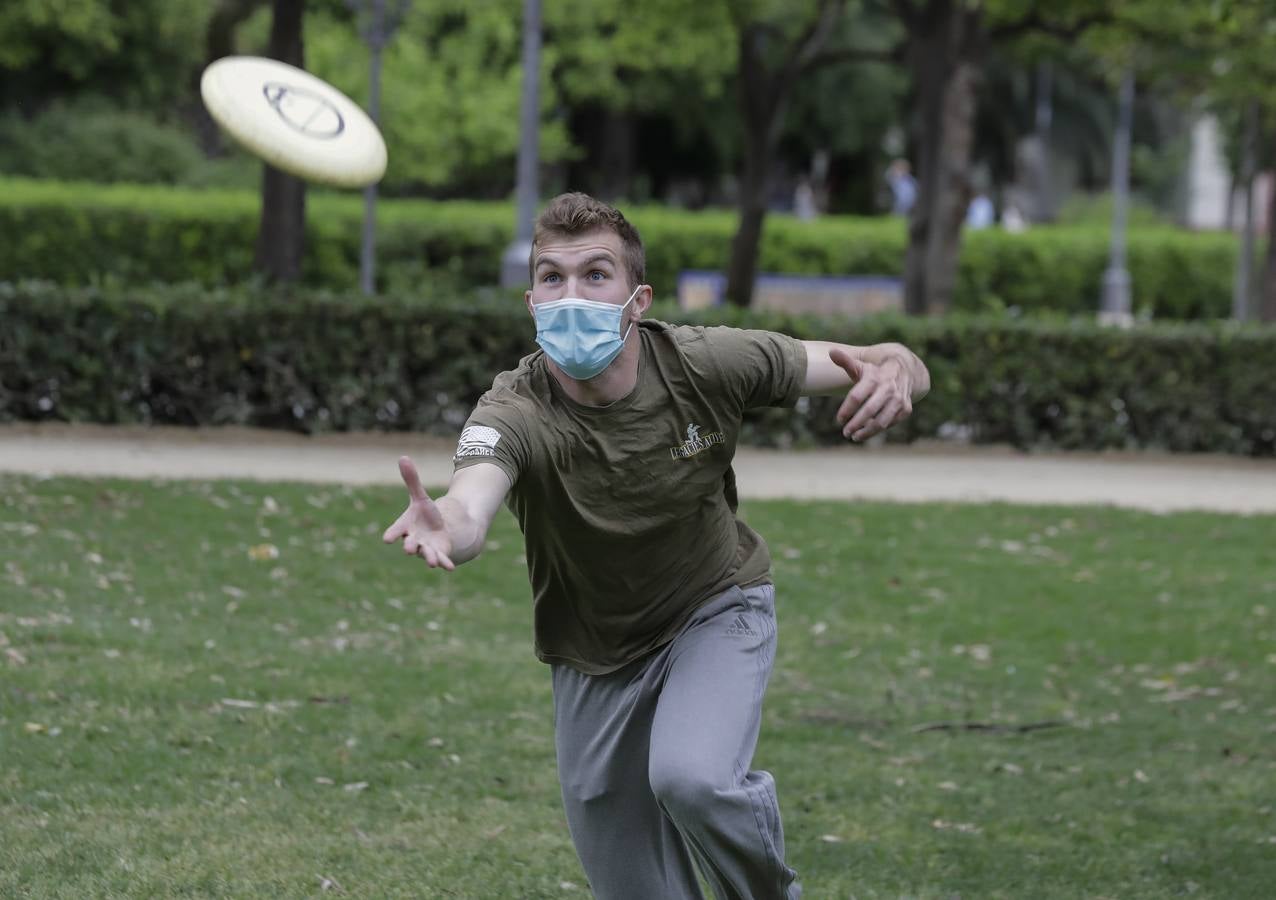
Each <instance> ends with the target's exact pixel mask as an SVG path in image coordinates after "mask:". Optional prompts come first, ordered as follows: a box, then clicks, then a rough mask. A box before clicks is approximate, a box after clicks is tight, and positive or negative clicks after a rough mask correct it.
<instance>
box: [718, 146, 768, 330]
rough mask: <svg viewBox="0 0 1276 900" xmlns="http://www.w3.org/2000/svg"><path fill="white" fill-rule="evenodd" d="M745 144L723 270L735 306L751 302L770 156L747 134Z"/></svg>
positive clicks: (760, 238)
mask: <svg viewBox="0 0 1276 900" xmlns="http://www.w3.org/2000/svg"><path fill="white" fill-rule="evenodd" d="M746 140H747V141H748V143H749V144H750V145H752V146H751V147H748V148H746V149H745V154H744V155H745V164H744V174H743V177H742V178H741V180H740V200H739V207H740V224H739V226H738V227H737V228H736V233H735V236H734V237H733V238H732V239H731V261H730V263H729V264H728V266H727V300H728V301H730V302H731V303H732V304H733V305H735V306H748V305H749V304H751V303H752V302H753V284H754V282H755V281H756V280H757V276H758V247H759V246H761V244H762V226H763V223H764V222H765V221H766V200H767V185H768V183H769V182H770V178H769V177H768V174H769V169H770V155H771V154H770V153H768V152H767V148H765V147H763V146H760V145H761V144H762V143H763V141H764V138H763V137H762V136H761V135H756V134H752V133H749V134H747V135H746Z"/></svg>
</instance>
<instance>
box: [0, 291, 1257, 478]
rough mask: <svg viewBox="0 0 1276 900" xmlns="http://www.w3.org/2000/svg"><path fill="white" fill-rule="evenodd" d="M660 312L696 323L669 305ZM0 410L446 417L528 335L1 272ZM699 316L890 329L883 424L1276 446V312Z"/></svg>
mask: <svg viewBox="0 0 1276 900" xmlns="http://www.w3.org/2000/svg"><path fill="white" fill-rule="evenodd" d="M657 317H662V318H666V319H669V320H673V321H692V320H693V317H692V316H689V315H685V314H682V313H679V312H677V311H676V310H672V309H665V310H663V311H661V312H660V313H658V314H657ZM0 320H3V321H4V322H5V323H6V328H5V330H4V332H3V334H0V372H3V373H5V374H4V376H3V380H2V381H0V420H40V419H56V420H65V421H78V422H102V423H130V422H140V423H157V424H159V423H170V424H181V425H227V424H242V425H253V426H264V427H273V428H288V429H295V430H302V431H327V430H338V431H348V430H349V431H355V430H367V429H391V430H394V429H408V430H413V431H425V432H430V431H433V432H440V433H445V434H451V433H454V432H455V431H456V429H457V428H458V427H459V426H460V424H461V423H462V422H463V421H464V420H465V418H466V416H467V415H468V413H469V411H470V410H471V408H472V407H473V404H474V403H475V401H476V400H477V399H478V397H479V395H480V394H481V393H482V392H483V391H484V390H486V389H487V387H488V386H489V385H490V383H491V380H492V378H493V376H494V375H495V374H496V373H497V372H499V371H501V370H504V369H509V368H512V367H513V366H514V364H515V363H516V362H517V361H518V360H519V359H520V358H521V357H522V356H523V355H525V354H526V353H528V352H531V351H532V350H534V349H535V348H534V345H533V342H532V327H531V323H530V321H529V320H528V317H527V313H526V311H525V310H524V309H523V307H522V304H521V303H520V302H519V298H518V297H517V296H516V295H515V293H514V292H509V293H500V292H492V293H488V294H484V295H475V294H470V295H450V296H449V295H447V294H446V293H444V292H439V293H437V294H431V295H430V296H427V297H422V296H421V292H419V291H418V292H414V293H413V294H412V295H408V296H397V295H396V296H387V297H381V298H376V299H368V298H364V297H362V296H361V295H351V296H345V295H339V294H329V293H316V292H302V291H298V292H290V293H269V292H264V291H260V290H250V289H234V290H219V291H212V292H209V291H206V290H204V289H202V288H199V287H197V286H190V285H188V286H183V287H169V288H159V287H157V288H135V289H130V290H111V289H98V288H91V289H66V288H61V287H58V286H55V285H50V284H46V283H34V282H23V283H18V284H10V283H0ZM694 320H695V321H711V322H723V323H727V324H733V325H738V326H742V327H754V328H766V329H770V330H774V331H780V332H784V333H786V334H791V335H793V336H795V337H798V338H803V339H819V340H834V341H843V342H846V343H852V344H874V343H881V342H885V341H900V342H902V343H904V344H906V345H908V346H909V347H911V348H912V349H913V350H915V351H916V352H917V353H918V354H919V355H920V356H921V357H922V359H923V360H924V361H925V362H926V364H927V366H928V367H929V368H930V372H931V379H932V392H931V395H930V396H929V397H928V398H927V399H926V400H925V402H923V403H920V404H918V405H917V407H916V410H915V412H914V415H913V417H912V418H911V419H909V420H908V421H907V422H906V423H904V424H903V425H902V426H901V427H899V428H897V429H895V430H894V431H892V433H891V434H892V437H893V439H895V440H912V439H915V438H918V437H932V436H937V435H938V436H944V435H947V434H950V433H952V432H953V431H959V432H960V431H963V430H967V431H969V433H970V435H971V437H972V438H973V439H974V440H976V441H980V442H996V443H1011V444H1014V445H1015V446H1019V447H1036V446H1047V447H1061V448H1067V449H1104V448H1113V447H1115V448H1158V449H1164V450H1172V451H1214V452H1228V453H1241V454H1254V455H1267V456H1270V455H1276V415H1274V414H1273V410H1276V329H1273V328H1263V327H1256V326H1252V327H1248V328H1241V327H1237V326H1234V325H1231V324H1230V323H1229V324H1215V325H1172V326H1171V325H1156V326H1150V325H1148V326H1140V327H1138V328H1135V329H1132V330H1129V331H1120V330H1109V329H1103V328H1100V327H1098V326H1096V325H1093V324H1091V323H1088V322H1084V321H1073V322H1068V321H1065V320H1063V319H1056V320H1053V321H1045V320H1037V321H1013V320H1008V319H1005V318H1004V317H1003V318H988V317H969V316H953V317H950V318H948V319H908V318H903V317H886V318H876V319H870V320H865V321H861V322H854V321H850V320H844V319H836V320H820V319H815V318H809V317H795V316H787V315H775V314H757V313H752V314H751V313H748V312H745V311H739V310H735V309H730V308H728V309H722V310H719V311H716V312H715V313H713V314H712V315H710V316H708V317H703V316H701V317H694ZM838 402H839V399H838V398H836V397H828V398H812V399H810V400H808V401H803V405H802V406H801V407H800V408H799V411H798V412H797V413H790V412H787V411H783V410H765V411H760V412H759V413H757V414H755V415H753V416H751V417H750V419H749V422H748V426H747V429H746V435H745V440H746V441H747V442H752V443H759V444H777V445H782V446H783V445H790V444H793V443H811V442H820V443H836V442H838V441H839V440H840V437H839V435H838V431H837V426H836V424H835V422H834V420H833V415H834V412H835V410H836V408H837V405H838Z"/></svg>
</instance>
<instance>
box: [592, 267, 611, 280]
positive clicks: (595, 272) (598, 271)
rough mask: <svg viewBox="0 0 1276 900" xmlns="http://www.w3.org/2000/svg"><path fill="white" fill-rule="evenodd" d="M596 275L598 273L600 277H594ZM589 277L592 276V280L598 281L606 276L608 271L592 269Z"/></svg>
mask: <svg viewBox="0 0 1276 900" xmlns="http://www.w3.org/2000/svg"><path fill="white" fill-rule="evenodd" d="M595 275H597V276H598V277H597V278H594V276H595ZM589 277H590V278H591V279H592V280H594V281H598V280H600V279H603V278H606V277H607V273H606V272H603V271H601V270H599V269H594V271H592V272H590V273H589Z"/></svg>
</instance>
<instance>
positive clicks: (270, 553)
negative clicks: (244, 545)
mask: <svg viewBox="0 0 1276 900" xmlns="http://www.w3.org/2000/svg"><path fill="white" fill-rule="evenodd" d="M248 558H249V559H251V560H253V561H255V562H263V561H265V560H268V559H278V558H279V548H278V547H276V546H275V545H274V544H257V545H256V546H253V547H249V548H248Z"/></svg>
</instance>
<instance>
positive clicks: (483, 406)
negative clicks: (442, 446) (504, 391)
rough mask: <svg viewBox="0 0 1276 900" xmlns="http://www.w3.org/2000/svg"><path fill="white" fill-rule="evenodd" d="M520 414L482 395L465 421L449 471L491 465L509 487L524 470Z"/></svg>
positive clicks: (525, 443) (524, 446)
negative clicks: (507, 479)
mask: <svg viewBox="0 0 1276 900" xmlns="http://www.w3.org/2000/svg"><path fill="white" fill-rule="evenodd" d="M523 421H524V420H523V416H522V413H521V411H520V410H519V409H518V408H517V407H516V406H514V405H513V404H511V403H508V402H503V401H501V400H499V399H496V398H494V397H493V396H492V392H490V391H489V392H488V393H487V394H484V395H483V396H482V397H481V398H480V399H479V402H478V405H477V406H475V407H474V412H472V413H470V417H469V418H468V419H467V420H466V421H465V427H464V428H462V429H461V436H460V438H459V439H458V440H457V443H456V451H455V453H453V455H452V471H454V472H455V471H458V470H460V469H464V468H467V467H469V466H473V465H476V464H478V463H493V464H495V465H497V466H500V467H501V469H502V470H503V471H504V472H505V474H506V475H508V476H509V479H510V484H511V485H514V484H517V483H518V476H519V474H520V473H522V472H523V471H524V470H525V469H526V468H527V460H528V453H527V448H528V441H527V429H526V427H524V424H523Z"/></svg>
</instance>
